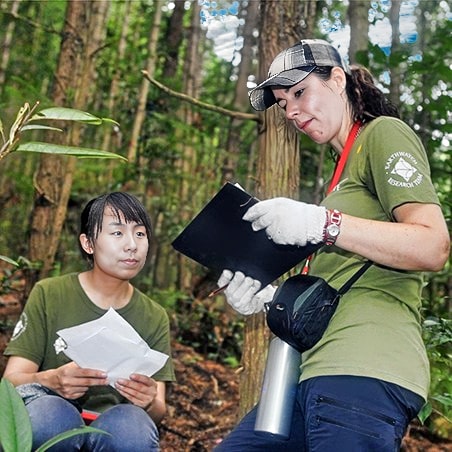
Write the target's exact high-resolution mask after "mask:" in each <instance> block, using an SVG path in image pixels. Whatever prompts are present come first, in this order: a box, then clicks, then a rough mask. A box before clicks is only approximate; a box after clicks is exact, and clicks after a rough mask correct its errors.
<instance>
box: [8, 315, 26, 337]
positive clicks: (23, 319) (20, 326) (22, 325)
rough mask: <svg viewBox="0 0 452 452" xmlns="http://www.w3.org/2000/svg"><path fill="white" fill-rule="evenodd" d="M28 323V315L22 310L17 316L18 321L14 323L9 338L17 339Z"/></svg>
mask: <svg viewBox="0 0 452 452" xmlns="http://www.w3.org/2000/svg"><path fill="white" fill-rule="evenodd" d="M27 325H28V317H27V314H25V312H22V314H21V315H20V317H19V320H18V322H17V323H16V326H15V327H14V331H13V335H12V336H11V340H12V341H13V340H14V339H17V338H18V337H19V336H20V335H21V334H22V333H23V332H24V331H25V330H26V329H27Z"/></svg>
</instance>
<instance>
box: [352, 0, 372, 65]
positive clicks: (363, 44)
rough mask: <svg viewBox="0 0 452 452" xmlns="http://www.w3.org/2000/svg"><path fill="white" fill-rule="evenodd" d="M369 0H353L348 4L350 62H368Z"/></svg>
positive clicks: (366, 63) (364, 63)
mask: <svg viewBox="0 0 452 452" xmlns="http://www.w3.org/2000/svg"><path fill="white" fill-rule="evenodd" d="M369 7H370V4H369V0H354V1H351V2H350V3H349V5H348V10H347V15H348V19H349V22H350V46H349V49H348V55H349V60H350V64H357V63H358V62H361V64H363V65H364V66H367V65H368V63H369V57H368V53H367V45H368V42H369V19H368V17H369Z"/></svg>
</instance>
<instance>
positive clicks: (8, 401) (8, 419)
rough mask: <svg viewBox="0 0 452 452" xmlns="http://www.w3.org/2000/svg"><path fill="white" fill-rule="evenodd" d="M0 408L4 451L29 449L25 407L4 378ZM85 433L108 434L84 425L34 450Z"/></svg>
mask: <svg viewBox="0 0 452 452" xmlns="http://www.w3.org/2000/svg"><path fill="white" fill-rule="evenodd" d="M0 408H1V409H0V445H1V446H2V447H3V450H4V452H28V451H31V445H32V440H33V437H32V430H31V423H30V418H29V417H28V412H27V409H26V408H25V405H24V403H23V401H22V398H21V397H20V395H19V394H18V393H17V391H16V389H15V388H14V386H13V385H12V384H11V383H10V382H9V381H8V380H6V379H5V378H3V379H2V380H1V381H0ZM86 433H100V434H104V435H109V433H107V432H104V431H103V430H99V429H97V428H93V427H85V426H84V427H80V428H76V429H72V430H68V431H67V432H63V433H61V434H59V435H57V436H55V437H54V438H51V439H49V440H48V441H47V442H46V443H44V444H43V445H42V446H40V447H39V448H38V449H36V452H44V451H46V450H48V449H50V448H51V447H52V446H54V445H55V444H57V443H59V442H61V441H63V440H65V439H67V438H71V437H72V436H76V435H81V434H86Z"/></svg>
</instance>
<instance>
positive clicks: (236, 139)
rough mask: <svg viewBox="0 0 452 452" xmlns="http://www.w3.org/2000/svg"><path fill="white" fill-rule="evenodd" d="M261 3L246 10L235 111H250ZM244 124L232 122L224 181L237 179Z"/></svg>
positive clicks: (224, 164) (255, 3)
mask: <svg viewBox="0 0 452 452" xmlns="http://www.w3.org/2000/svg"><path fill="white" fill-rule="evenodd" d="M258 11H259V2H257V1H251V2H248V5H247V8H246V18H245V26H244V29H243V48H242V52H241V56H242V59H241V61H240V66H239V72H238V77H237V83H236V85H235V93H234V101H233V106H234V110H237V111H247V110H249V109H250V105H249V101H248V87H247V82H248V74H249V73H250V72H251V70H252V66H253V47H254V46H255V44H256V38H255V37H254V32H255V30H256V28H257V23H258ZM242 124H243V122H242V121H239V120H237V119H233V120H232V121H231V125H230V128H229V133H228V140H227V143H226V158H225V159H224V162H223V169H222V173H223V174H222V180H223V182H230V181H232V179H233V178H234V177H235V173H236V169H237V161H238V158H239V156H238V152H239V150H240V145H239V144H240V140H241V134H240V128H241V126H242Z"/></svg>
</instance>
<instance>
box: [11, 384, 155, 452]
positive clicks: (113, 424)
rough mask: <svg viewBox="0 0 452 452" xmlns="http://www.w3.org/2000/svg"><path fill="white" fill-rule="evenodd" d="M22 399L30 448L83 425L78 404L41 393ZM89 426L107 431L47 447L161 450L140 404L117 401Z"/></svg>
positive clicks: (136, 451) (133, 451)
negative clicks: (31, 438)
mask: <svg viewBox="0 0 452 452" xmlns="http://www.w3.org/2000/svg"><path fill="white" fill-rule="evenodd" d="M19 388H20V387H19ZM19 388H18V389H19ZM24 401H25V404H26V408H27V410H28V414H29V416H30V421H31V425H32V431H33V446H32V447H33V450H35V449H36V448H37V447H39V446H41V445H42V444H44V443H45V442H46V441H47V440H49V439H50V438H53V437H54V436H56V435H58V434H59V433H62V432H65V431H67V430H70V429H73V428H79V427H82V426H83V425H84V422H83V420H82V417H81V415H80V412H79V410H78V409H77V407H76V406H75V405H74V404H72V403H71V402H70V401H68V400H66V399H64V398H62V397H60V396H58V395H53V394H44V395H39V396H38V397H32V398H30V399H28V400H24ZM90 426H91V427H95V428H98V429H100V430H103V431H105V432H108V433H110V435H106V434H97V433H85V434H82V435H77V436H74V437H72V438H68V439H66V440H64V441H62V442H59V443H57V444H56V445H55V446H53V447H52V448H51V449H49V450H50V451H52V452H58V451H62V452H68V451H89V452H98V451H108V452H119V451H120V452H129V451H130V452H141V451H146V452H153V451H158V450H160V449H159V434H158V429H157V426H156V425H155V423H154V421H153V420H152V419H151V418H150V417H149V416H148V414H147V413H146V412H145V411H144V410H143V409H142V408H139V407H137V406H135V405H132V404H120V405H116V406H114V407H112V408H110V409H108V410H106V411H105V412H103V413H102V414H100V415H99V416H98V418H97V419H96V420H95V421H93V422H92V423H91V425H90Z"/></svg>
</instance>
